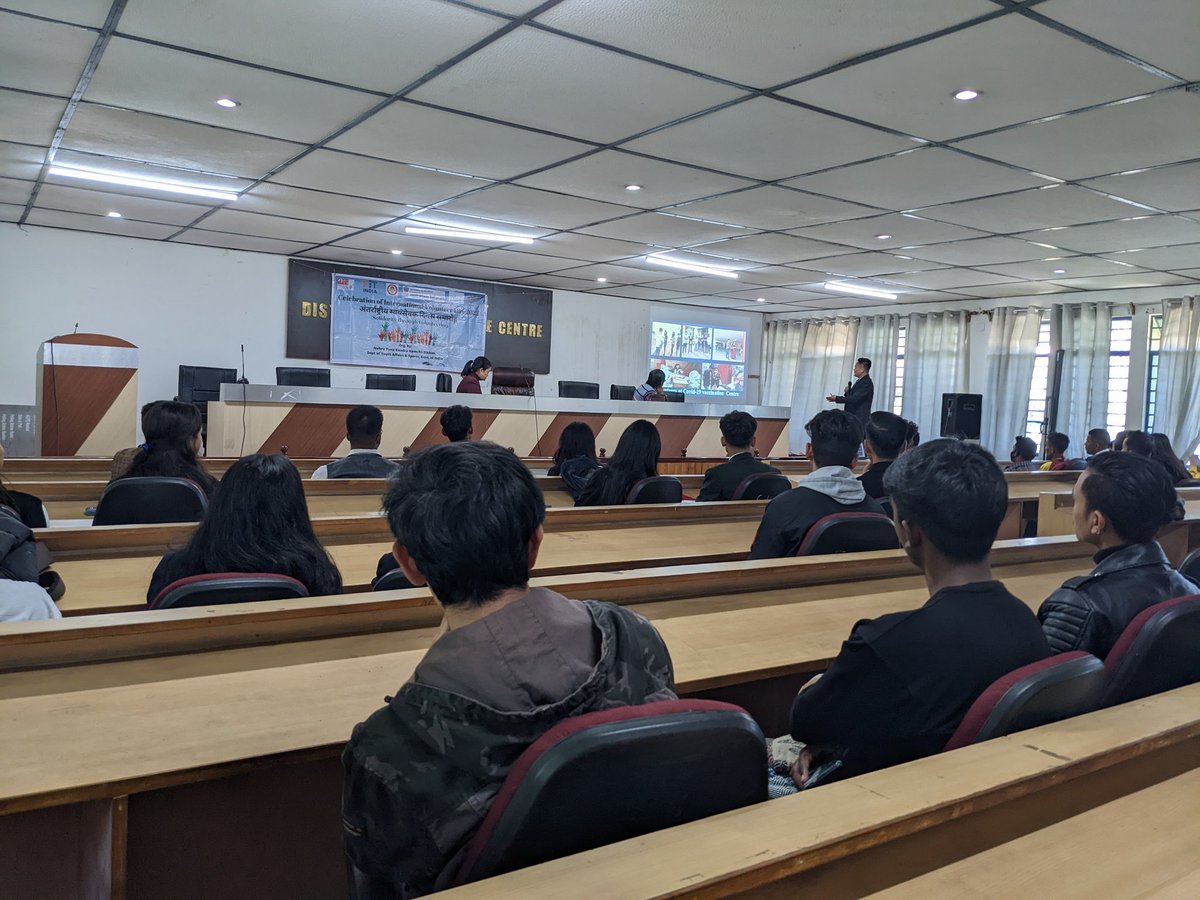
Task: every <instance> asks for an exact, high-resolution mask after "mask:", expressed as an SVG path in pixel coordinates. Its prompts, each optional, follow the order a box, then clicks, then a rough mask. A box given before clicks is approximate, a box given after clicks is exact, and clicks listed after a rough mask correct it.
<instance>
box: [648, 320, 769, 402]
mask: <svg viewBox="0 0 1200 900" xmlns="http://www.w3.org/2000/svg"><path fill="white" fill-rule="evenodd" d="M745 361H746V332H744V331H737V330H736V329H731V328H715V327H713V326H711V325H697V324H694V323H690V322H653V323H651V326H650V368H651V369H662V370H663V373H664V374H665V375H666V383H665V384H664V385H663V390H666V391H683V392H684V393H685V394H687V395H688V396H699V397H723V398H731V399H734V398H740V397H742V396H743V395H744V394H745V390H746V367H745Z"/></svg>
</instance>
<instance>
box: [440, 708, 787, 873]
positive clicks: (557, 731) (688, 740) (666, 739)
mask: <svg viewBox="0 0 1200 900" xmlns="http://www.w3.org/2000/svg"><path fill="white" fill-rule="evenodd" d="M766 799H767V758H766V742H765V741H764V740H763V736H762V732H761V731H760V730H759V728H758V725H756V724H755V723H754V720H753V719H751V718H750V716H749V715H748V714H747V713H746V711H745V710H743V709H741V708H740V707H737V706H733V705H731V704H728V703H718V702H716V701H712V700H667V701H663V702H660V703H648V704H645V705H643V706H625V707H619V708H617V709H606V710H602V711H600V712H594V713H588V714H585V715H582V716H575V717H574V718H570V719H566V720H564V721H562V722H559V723H558V724H557V725H555V726H554V727H553V728H551V729H550V730H549V731H547V732H546V733H545V734H543V735H542V736H541V737H540V738H539V739H538V740H537V741H535V742H534V743H533V744H532V745H531V746H530V747H529V748H528V749H526V750H525V752H524V753H522V754H521V756H520V757H518V759H517V761H516V763H514V764H513V767H512V769H510V770H509V773H508V777H507V778H506V779H505V781H504V784H503V785H502V786H501V788H500V792H499V793H498V794H497V795H496V798H495V800H493V801H492V805H491V808H490V809H489V810H488V814H487V817H486V818H485V819H484V821H483V824H482V825H481V826H480V828H479V831H477V832H476V833H475V837H474V838H473V839H472V841H471V844H470V846H469V847H468V849H467V853H466V856H465V857H464V860H463V864H462V866H461V868H460V869H459V872H458V877H457V879H456V883H458V884H461V883H463V882H467V881H477V880H479V879H481V878H488V877H490V876H492V875H498V874H500V873H502V872H509V871H512V870H513V869H520V868H524V867H525V866H530V865H535V864H536V863H540V862H545V861H546V860H550V859H557V858H559V857H562V856H567V855H569V854H572V853H579V852H581V851H583V850H589V849H591V848H593V847H600V846H603V845H605V844H611V843H613V842H615V841H621V840H626V839H627V838H632V837H637V836H638V835H641V834H647V833H649V832H651V831H657V830H659V829H662V828H670V827H672V826H674V825H681V824H683V823H684V822H691V821H695V820H697V819H703V818H707V817H708V816H713V815H717V814H718V813H722V812H726V811H728V810H731V809H738V808H740V807H743V806H749V805H750V804H752V803H761V802H763V801H764V800H766Z"/></svg>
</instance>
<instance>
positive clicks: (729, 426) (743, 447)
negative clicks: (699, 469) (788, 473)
mask: <svg viewBox="0 0 1200 900" xmlns="http://www.w3.org/2000/svg"><path fill="white" fill-rule="evenodd" d="M757 431H758V420H757V419H756V418H754V416H752V415H750V413H748V412H742V411H741V410H740V409H735V410H734V411H733V412H730V413H726V414H725V415H723V416H721V446H722V447H724V448H725V453H726V455H728V457H729V459H728V461H726V462H723V463H721V464H720V465H718V466H713V467H712V468H711V469H709V470H708V471H707V472H705V473H704V483H703V484H701V485H700V493H699V495H697V497H696V499H697V500H732V499H733V492H734V491H736V490H737V488H738V485H739V484H741V483H742V480H743V479H744V478H746V477H748V476H750V475H757V474H759V473H761V472H772V473H775V474H779V470H778V469H776V468H775V467H774V466H769V465H767V464H766V463H764V462H759V461H758V460H757V459H755V458H754V434H755V432H757Z"/></svg>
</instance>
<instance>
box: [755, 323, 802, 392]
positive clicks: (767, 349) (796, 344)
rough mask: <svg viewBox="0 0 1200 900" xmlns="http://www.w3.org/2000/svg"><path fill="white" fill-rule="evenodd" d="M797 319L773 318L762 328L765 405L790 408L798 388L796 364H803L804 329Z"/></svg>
mask: <svg viewBox="0 0 1200 900" xmlns="http://www.w3.org/2000/svg"><path fill="white" fill-rule="evenodd" d="M800 324H801V323H800V322H799V321H798V320H794V319H783V320H780V319H772V320H770V321H768V322H767V323H766V325H765V326H764V327H763V346H762V369H761V371H762V373H763V382H762V399H761V400H760V402H761V403H762V405H763V406H791V405H792V391H793V390H795V387H796V365H797V364H798V363H799V362H800V339H801V337H802V336H803V333H804V332H803V329H802V328H800Z"/></svg>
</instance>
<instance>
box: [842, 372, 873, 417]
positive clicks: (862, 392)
mask: <svg viewBox="0 0 1200 900" xmlns="http://www.w3.org/2000/svg"><path fill="white" fill-rule="evenodd" d="M874 399H875V382H873V381H871V376H870V375H864V376H863V377H862V378H860V379H858V381H856V382H854V384H853V385H851V387H850V390H848V391H846V393H845V394H844V395H843V396H841V397H837V398H836V399H835V400H834V402H835V403H844V404H846V412H848V413H850V415H852V416H854V417H855V418H856V419H858V420H859V421H860V422H862V423H863V425H864V426H865V425H866V424H867V419H868V418H870V416H871V401H873V400H874Z"/></svg>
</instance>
